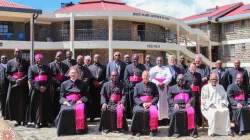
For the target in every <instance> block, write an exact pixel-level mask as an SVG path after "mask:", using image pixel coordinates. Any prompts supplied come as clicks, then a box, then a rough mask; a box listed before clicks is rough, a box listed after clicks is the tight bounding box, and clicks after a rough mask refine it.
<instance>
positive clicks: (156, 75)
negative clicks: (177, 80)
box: [149, 57, 172, 121]
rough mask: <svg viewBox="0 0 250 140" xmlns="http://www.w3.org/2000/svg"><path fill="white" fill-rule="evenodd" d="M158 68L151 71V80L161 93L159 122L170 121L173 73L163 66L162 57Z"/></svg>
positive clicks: (157, 61) (157, 62) (159, 59)
mask: <svg viewBox="0 0 250 140" xmlns="http://www.w3.org/2000/svg"><path fill="white" fill-rule="evenodd" d="M156 64H157V66H155V67H153V68H151V69H150V71H149V74H150V80H151V82H153V83H155V84H156V85H157V87H158V91H159V102H158V105H157V106H158V112H159V120H160V121H161V120H164V119H168V101H167V99H168V84H169V83H170V82H171V78H172V75H171V71H170V70H169V68H168V67H167V66H163V59H162V57H158V58H157V59H156Z"/></svg>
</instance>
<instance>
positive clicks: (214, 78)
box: [210, 73, 218, 86]
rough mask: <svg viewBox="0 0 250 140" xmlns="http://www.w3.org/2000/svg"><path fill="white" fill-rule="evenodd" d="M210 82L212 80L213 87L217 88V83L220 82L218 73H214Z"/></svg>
mask: <svg viewBox="0 0 250 140" xmlns="http://www.w3.org/2000/svg"><path fill="white" fill-rule="evenodd" d="M210 80H211V84H212V86H216V84H217V81H218V77H217V74H216V73H212V74H211V75H210Z"/></svg>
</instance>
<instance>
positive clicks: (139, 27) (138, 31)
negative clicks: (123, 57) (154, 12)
mask: <svg viewBox="0 0 250 140" xmlns="http://www.w3.org/2000/svg"><path fill="white" fill-rule="evenodd" d="M144 40H145V23H132V41H144Z"/></svg>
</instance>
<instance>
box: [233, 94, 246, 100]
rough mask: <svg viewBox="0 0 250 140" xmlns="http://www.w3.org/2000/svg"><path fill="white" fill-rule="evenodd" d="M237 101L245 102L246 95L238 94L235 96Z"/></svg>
mask: <svg viewBox="0 0 250 140" xmlns="http://www.w3.org/2000/svg"><path fill="white" fill-rule="evenodd" d="M234 99H235V100H245V95H244V94H242V93H241V94H238V95H235V96H234Z"/></svg>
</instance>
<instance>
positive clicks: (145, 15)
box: [133, 13, 169, 20]
mask: <svg viewBox="0 0 250 140" xmlns="http://www.w3.org/2000/svg"><path fill="white" fill-rule="evenodd" d="M133 16H139V17H150V18H156V19H163V20H169V18H168V17H165V16H160V15H156V14H149V13H133Z"/></svg>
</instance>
